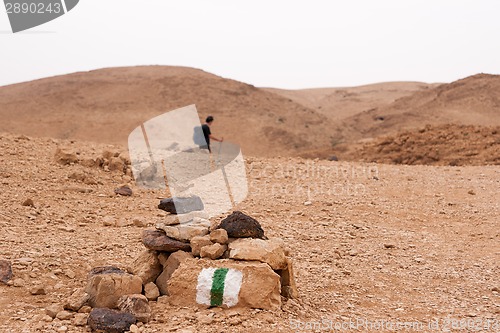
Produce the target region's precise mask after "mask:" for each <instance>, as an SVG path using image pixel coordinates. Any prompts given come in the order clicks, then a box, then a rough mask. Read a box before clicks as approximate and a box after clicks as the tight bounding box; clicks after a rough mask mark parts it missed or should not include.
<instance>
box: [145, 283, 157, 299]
mask: <svg viewBox="0 0 500 333" xmlns="http://www.w3.org/2000/svg"><path fill="white" fill-rule="evenodd" d="M144 295H145V296H146V298H147V299H148V301H156V300H157V299H158V297H160V289H158V286H157V285H156V284H154V283H153V282H149V283H148V284H146V285H145V286H144Z"/></svg>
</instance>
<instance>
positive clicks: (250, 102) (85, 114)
mask: <svg viewBox="0 0 500 333" xmlns="http://www.w3.org/2000/svg"><path fill="white" fill-rule="evenodd" d="M190 104H196V106H197V108H198V112H199V114H200V117H202V118H203V119H204V118H205V117H206V115H208V114H211V115H213V116H214V117H215V118H216V122H215V123H214V127H213V133H214V134H216V135H217V136H224V138H225V139H227V140H230V141H232V142H236V143H239V144H240V145H241V146H242V147H243V151H244V153H245V154H249V155H258V156H272V155H277V154H279V155H296V154H299V153H300V152H301V151H306V150H310V149H312V148H318V147H322V146H325V145H328V143H329V138H330V136H329V135H328V134H326V135H325V133H327V132H326V128H327V124H326V122H325V119H326V118H325V117H324V116H323V115H321V114H319V113H317V112H315V111H314V110H312V109H310V108H307V107H304V106H302V105H300V104H298V103H296V102H293V101H290V100H288V99H287V98H284V97H282V96H280V95H277V94H274V93H272V92H269V91H265V90H263V89H259V88H256V87H254V86H251V85H248V84H244V83H241V82H237V81H234V80H228V79H224V78H221V77H218V76H216V75H213V74H209V73H206V72H204V71H202V70H197V69H192V68H183V67H168V66H148V67H126V68H109V69H101V70H95V71H90V72H82V73H74V74H69V75H63V76H57V77H51V78H46V79H41V80H36V81H31V82H26V83H20V84H15V85H10V86H4V87H1V88H0V117H2V122H1V123H0V131H9V132H13V133H20V134H25V135H30V136H45V137H54V138H64V139H82V140H92V141H95V142H102V143H118V144H125V143H126V140H127V137H128V134H129V133H130V132H131V131H132V130H133V129H134V128H135V127H136V126H138V125H140V124H141V123H142V122H144V121H146V120H149V119H150V118H152V117H154V116H157V115H160V114H163V113H165V112H168V111H170V110H173V109H176V108H179V107H183V106H186V105H190Z"/></svg>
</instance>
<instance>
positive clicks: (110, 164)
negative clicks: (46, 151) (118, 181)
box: [54, 147, 132, 176]
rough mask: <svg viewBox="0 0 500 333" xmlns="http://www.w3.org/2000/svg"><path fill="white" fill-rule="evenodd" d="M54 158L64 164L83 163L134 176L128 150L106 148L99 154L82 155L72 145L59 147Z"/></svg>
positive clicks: (87, 165) (91, 166)
mask: <svg viewBox="0 0 500 333" xmlns="http://www.w3.org/2000/svg"><path fill="white" fill-rule="evenodd" d="M54 160H55V161H56V162H57V163H59V164H62V165H72V164H81V165H83V166H85V167H89V168H93V167H95V168H101V169H103V170H105V171H117V172H122V173H124V174H126V175H128V176H132V170H131V167H130V165H131V162H130V157H129V156H128V153H127V152H120V151H113V150H104V151H103V152H102V153H101V154H98V155H94V156H82V155H81V154H80V152H79V151H77V150H75V149H74V148H72V147H58V148H57V149H56V152H55V153H54Z"/></svg>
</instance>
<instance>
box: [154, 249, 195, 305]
mask: <svg viewBox="0 0 500 333" xmlns="http://www.w3.org/2000/svg"><path fill="white" fill-rule="evenodd" d="M191 258H193V255H192V254H191V253H188V252H184V251H177V252H174V253H172V254H171V255H170V256H169V257H168V259H167V261H166V263H165V267H164V268H163V272H162V273H161V274H160V276H158V278H157V279H156V285H157V286H158V289H159V290H160V294H161V295H168V290H167V283H168V280H169V279H170V277H171V276H172V274H173V273H174V271H175V270H176V269H177V268H178V267H179V265H180V264H181V263H182V262H183V261H185V260H186V259H191Z"/></svg>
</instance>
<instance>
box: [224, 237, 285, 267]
mask: <svg viewBox="0 0 500 333" xmlns="http://www.w3.org/2000/svg"><path fill="white" fill-rule="evenodd" d="M229 257H230V258H231V259H237V260H247V261H251V260H256V261H260V262H264V263H267V264H268V265H269V266H271V268H272V269H274V270H278V269H285V268H286V265H287V262H286V257H285V250H284V245H283V241H282V240H279V239H269V240H263V239H257V238H240V239H237V240H235V241H233V242H231V243H229Z"/></svg>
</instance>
